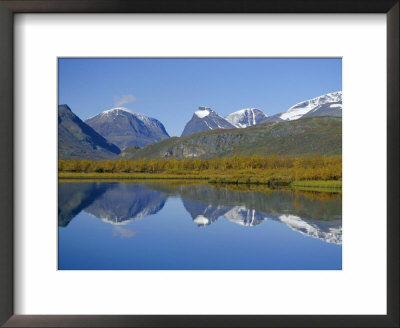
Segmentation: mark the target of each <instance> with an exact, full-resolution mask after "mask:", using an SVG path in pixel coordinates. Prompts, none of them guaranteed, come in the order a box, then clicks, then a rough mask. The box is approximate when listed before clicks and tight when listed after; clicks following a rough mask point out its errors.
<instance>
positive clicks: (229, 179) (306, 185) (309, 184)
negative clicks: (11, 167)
mask: <svg viewBox="0 0 400 328" xmlns="http://www.w3.org/2000/svg"><path fill="white" fill-rule="evenodd" d="M58 178H59V180H197V181H203V182H208V183H211V184H249V185H267V186H269V187H290V188H293V189H298V190H306V191H307V190H308V191H336V192H338V191H341V190H342V181H341V180H294V179H293V178H290V177H279V176H270V177H266V176H260V175H237V174H236V175H234V174H232V175H228V174H225V175H222V174H220V175H218V176H216V175H213V174H204V175H199V174H197V175H194V174H180V175H179V174H165V173H96V172H92V173H83V172H59V174H58Z"/></svg>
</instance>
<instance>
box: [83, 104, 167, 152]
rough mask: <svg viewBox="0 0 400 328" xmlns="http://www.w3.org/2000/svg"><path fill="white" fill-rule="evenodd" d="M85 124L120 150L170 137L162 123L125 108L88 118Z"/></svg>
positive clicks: (113, 109) (110, 110) (109, 110)
mask: <svg viewBox="0 0 400 328" xmlns="http://www.w3.org/2000/svg"><path fill="white" fill-rule="evenodd" d="M85 123H86V124H88V125H89V126H91V127H92V128H93V129H94V130H96V131H97V132H98V133H99V134H101V135H102V136H103V137H104V138H106V139H108V140H110V141H111V142H113V143H114V144H116V145H117V146H118V147H119V148H120V149H124V148H125V147H128V146H137V147H143V146H146V145H148V144H149V143H153V142H157V141H160V140H163V139H165V138H168V137H169V135H168V133H167V131H166V130H165V127H164V125H163V124H162V123H161V122H160V121H158V120H157V119H155V118H152V117H148V116H146V115H143V114H140V113H136V112H133V111H131V110H129V109H127V108H125V107H115V108H111V109H108V110H105V111H103V112H101V113H100V114H97V115H95V116H93V117H91V118H88V119H87V120H85Z"/></svg>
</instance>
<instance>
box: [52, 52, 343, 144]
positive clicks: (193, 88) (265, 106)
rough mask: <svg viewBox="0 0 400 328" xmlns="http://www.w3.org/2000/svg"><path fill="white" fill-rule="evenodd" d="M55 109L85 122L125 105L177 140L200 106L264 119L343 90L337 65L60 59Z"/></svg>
mask: <svg viewBox="0 0 400 328" xmlns="http://www.w3.org/2000/svg"><path fill="white" fill-rule="evenodd" d="M58 73H59V75H58V79H59V88H58V91H59V95H58V96H59V98H58V101H59V104H68V105H69V107H70V108H71V109H72V111H73V112H74V113H75V114H76V115H78V116H79V117H80V118H81V119H82V120H85V119H87V118H88V117H91V116H94V115H96V114H98V113H100V112H102V111H104V110H107V109H110V108H113V107H115V105H116V104H117V103H119V104H122V105H121V106H122V107H126V108H128V109H130V110H132V111H135V112H139V113H142V114H145V115H147V116H150V117H154V118H156V119H158V120H160V121H161V122H162V123H163V124H164V126H165V128H166V129H167V131H168V133H169V134H170V135H171V136H180V134H181V132H182V130H183V128H184V126H185V124H186V123H187V122H188V121H189V120H190V119H191V117H192V115H193V112H194V111H195V110H196V109H197V108H198V107H199V106H208V107H211V108H212V109H214V110H215V111H216V112H217V113H219V114H220V115H221V116H226V115H228V114H229V113H231V112H234V111H236V110H239V109H242V108H247V107H255V108H259V109H261V110H263V111H264V113H266V114H267V115H273V114H276V113H279V112H283V111H286V110H287V109H288V108H289V107H291V106H293V105H294V104H296V103H298V102H301V101H303V100H307V99H310V98H314V97H318V96H320V95H322V94H325V93H329V92H333V91H339V90H342V60H341V59H337V58H324V59H313V58H310V59H289V58H288V59H274V58H268V59H258V58H253V59H186V58H185V59H183V58H182V59H139V58H129V59H128V58H126V59H125V58H112V59H111V58H103V59H95V58H93V59H92V58H79V59H75V58H61V59H59V71H58Z"/></svg>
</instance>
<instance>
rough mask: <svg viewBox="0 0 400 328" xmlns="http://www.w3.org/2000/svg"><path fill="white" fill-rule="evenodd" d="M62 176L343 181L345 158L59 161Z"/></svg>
mask: <svg viewBox="0 0 400 328" xmlns="http://www.w3.org/2000/svg"><path fill="white" fill-rule="evenodd" d="M58 170H59V172H81V173H85V172H86V173H93V172H97V173H167V174H180V173H185V172H186V173H187V172H191V173H193V172H198V173H199V174H202V173H205V172H208V173H210V172H212V173H214V174H216V173H218V172H221V173H234V172H235V171H240V172H241V173H246V172H247V173H251V174H254V173H255V172H269V171H278V172H281V173H282V174H286V173H287V174H288V175H291V176H293V177H295V178H296V179H311V180H312V179H323V180H329V179H331V180H341V179H342V156H316V157H292V156H259V155H253V156H251V157H240V156H233V157H230V158H213V159H198V158H195V159H192V158H190V159H182V160H177V159H139V160H127V159H123V158H120V159H117V160H105V161H90V160H62V159H60V160H59V161H58Z"/></svg>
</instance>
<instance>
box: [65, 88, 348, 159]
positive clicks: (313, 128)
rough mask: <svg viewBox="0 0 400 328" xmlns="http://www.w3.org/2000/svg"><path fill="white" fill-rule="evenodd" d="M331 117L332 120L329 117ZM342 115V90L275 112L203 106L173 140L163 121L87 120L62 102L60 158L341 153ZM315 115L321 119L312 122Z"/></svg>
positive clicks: (127, 114)
mask: <svg viewBox="0 0 400 328" xmlns="http://www.w3.org/2000/svg"><path fill="white" fill-rule="evenodd" d="M327 116H328V117H331V118H332V119H330V120H329V119H324V118H326V117H327ZM341 116H342V92H341V91H338V92H332V93H328V94H325V95H322V96H319V97H316V98H313V99H309V100H306V101H303V102H300V103H297V104H295V105H294V106H292V107H290V108H289V109H288V110H287V111H285V112H283V113H278V114H275V115H271V116H268V115H266V114H265V113H263V112H262V111H261V110H260V109H257V108H244V109H240V110H237V111H235V112H233V113H231V114H229V115H227V116H225V117H222V116H220V115H219V114H218V113H217V112H216V111H214V110H212V109H211V108H209V107H205V106H201V107H199V108H198V109H197V110H196V111H195V112H194V114H193V116H192V118H191V119H190V121H189V122H188V123H187V124H186V125H185V127H184V129H183V132H182V135H181V137H180V138H177V137H172V138H170V137H169V135H168V133H167V131H166V129H165V127H164V125H163V124H162V123H161V122H160V121H158V120H157V119H155V118H151V117H148V116H145V115H143V114H140V113H135V112H132V111H130V110H129V109H127V108H123V107H116V108H112V109H109V110H106V111H103V112H101V113H100V114H97V115H95V116H93V117H91V118H88V119H87V120H85V122H83V121H82V120H80V119H79V118H78V117H77V116H76V115H75V114H74V113H72V111H71V109H70V108H69V107H68V106H67V105H60V106H59V113H58V121H59V158H62V159H74V158H76V159H78V158H79V159H92V160H98V159H109V158H114V157H116V156H118V154H119V153H120V152H121V150H122V154H121V156H123V157H125V158H131V159H137V158H144V157H146V158H170V157H176V158H178V159H181V158H194V157H198V158H205V157H215V156H229V155H232V154H237V155H240V154H241V155H251V154H259V155H268V154H277V155H299V154H315V155H328V154H339V153H341ZM335 117H336V119H333V118H335ZM313 118H320V119H319V120H310V119H313ZM306 119H308V120H306ZM304 120H305V121H304ZM303 121H304V122H303ZM295 122H299V123H298V124H297V123H295ZM268 123H269V124H268ZM272 123H274V124H272ZM287 123H289V125H287ZM290 123H293V124H290ZM271 124H272V125H271ZM276 124H278V125H276ZM331 128H332V129H333V130H331V131H327V130H326V129H331ZM278 137H279V138H278Z"/></svg>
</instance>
